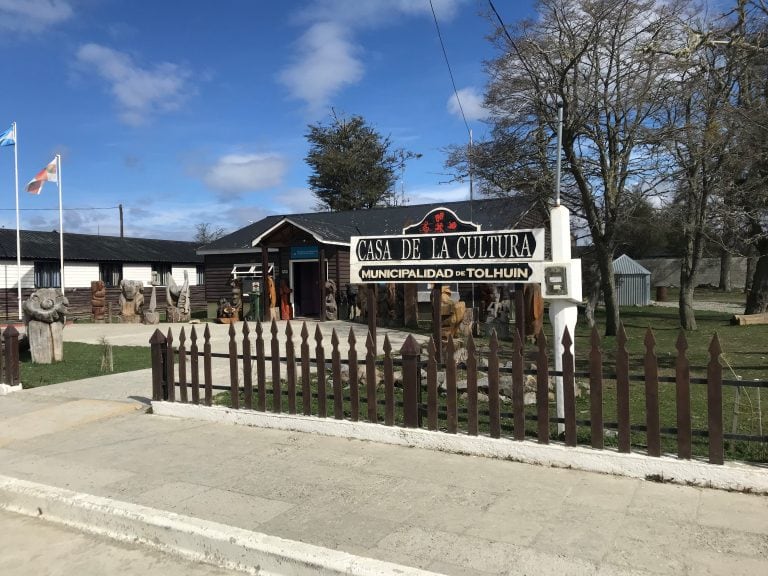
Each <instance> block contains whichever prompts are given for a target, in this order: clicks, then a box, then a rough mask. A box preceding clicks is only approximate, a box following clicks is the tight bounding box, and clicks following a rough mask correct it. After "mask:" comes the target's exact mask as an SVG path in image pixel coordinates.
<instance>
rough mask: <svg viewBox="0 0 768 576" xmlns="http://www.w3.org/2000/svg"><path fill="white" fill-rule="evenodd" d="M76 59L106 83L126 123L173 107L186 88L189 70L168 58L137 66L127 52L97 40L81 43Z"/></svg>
mask: <svg viewBox="0 0 768 576" xmlns="http://www.w3.org/2000/svg"><path fill="white" fill-rule="evenodd" d="M77 61H78V62H79V63H80V64H81V65H83V66H90V67H92V68H93V69H95V71H96V73H97V74H98V75H99V76H101V78H102V79H103V80H106V81H107V82H108V83H109V85H110V91H111V92H112V95H113V96H114V97H115V100H116V101H117V106H118V108H119V114H120V118H121V120H122V121H123V122H125V123H126V124H130V125H134V126H136V125H140V124H143V123H145V122H146V121H147V119H148V117H149V116H151V115H153V114H157V113H161V112H168V111H172V110H176V109H178V108H179V106H180V105H181V104H182V102H183V100H184V98H185V96H186V95H187V94H189V92H190V87H189V85H188V83H187V81H188V80H189V77H190V73H189V72H188V71H187V70H185V69H184V68H183V67H181V66H179V65H177V64H172V63H170V62H161V63H159V64H156V65H154V66H153V67H152V68H141V67H140V66H138V65H137V64H135V63H134V62H133V59H132V58H131V56H130V55H128V54H126V53H124V52H119V51H117V50H113V49H111V48H107V47H106V46H100V45H99V44H84V45H83V46H81V47H80V49H79V50H78V51H77Z"/></svg>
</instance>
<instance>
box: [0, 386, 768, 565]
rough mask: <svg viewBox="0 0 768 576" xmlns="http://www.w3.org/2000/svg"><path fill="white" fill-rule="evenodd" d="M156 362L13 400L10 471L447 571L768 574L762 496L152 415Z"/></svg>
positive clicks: (1, 466)
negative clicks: (149, 377)
mask: <svg viewBox="0 0 768 576" xmlns="http://www.w3.org/2000/svg"><path fill="white" fill-rule="evenodd" d="M144 372H147V371H142V372H141V373H139V374H136V373H128V374H120V375H113V376H109V377H105V378H95V379H91V380H88V381H82V382H80V383H66V384H61V385H54V386H48V387H45V388H37V389H31V390H27V391H23V392H20V393H16V394H13V395H10V396H6V397H2V398H0V471H2V472H1V473H2V474H3V475H4V476H6V477H11V479H16V482H17V483H18V484H20V485H21V484H22V483H24V482H34V483H39V484H43V485H46V486H50V487H55V488H57V489H60V490H62V491H73V492H74V493H75V494H80V495H81V496H76V497H75V498H80V499H81V500H83V501H88V499H89V498H91V499H98V501H99V502H102V501H103V500H101V499H104V498H108V499H113V500H114V501H118V502H120V503H124V506H128V507H134V508H132V509H136V510H142V511H143V512H142V513H143V514H145V515H146V516H147V518H149V517H150V516H154V515H156V516H158V517H161V518H167V517H168V515H169V514H176V515H183V516H182V517H189V518H190V519H191V520H189V522H192V523H194V522H198V524H199V523H202V524H199V525H201V526H203V527H204V529H205V530H209V531H210V530H211V527H212V526H215V527H219V528H217V529H218V530H224V532H225V533H226V531H227V530H230V531H231V533H232V535H233V536H232V537H231V538H232V539H233V541H234V540H236V537H237V538H239V537H240V536H238V535H241V534H243V532H240V531H241V530H245V531H251V532H248V533H247V534H253V533H255V534H260V535H263V536H264V537H265V538H273V539H275V538H276V539H285V540H287V541H289V542H290V541H294V542H297V543H304V544H296V545H295V546H296V547H297V548H300V547H301V546H304V545H312V546H313V547H321V548H312V550H322V549H323V548H325V549H327V557H328V558H332V557H333V558H337V556H338V554H339V553H346V554H351V555H356V556H359V557H362V558H370V559H375V560H381V561H385V562H390V563H394V564H399V565H403V566H409V567H416V568H422V569H426V570H430V571H434V572H439V573H444V574H451V575H454V574H455V575H466V574H480V575H483V574H510V575H512V574H515V575H517V574H537V575H539V574H553V575H554V574H557V575H561V574H578V575H581V574H605V575H609V574H610V575H614V574H618V575H623V574H626V575H642V574H670V575H671V574H674V575H679V574H690V575H694V574H695V575H697V576H698V575H706V574H729V575H738V574H744V575H747V574H749V575H754V574H762V573H768V498H766V497H764V496H754V495H749V494H740V493H729V492H723V491H716V490H708V489H701V488H694V487H686V486H675V485H666V484H657V483H652V482H646V481H641V480H633V479H628V478H619V477H612V476H606V475H598V474H593V473H587V472H578V471H574V470H559V469H552V468H545V467H539V466H531V465H525V464H518V463H513V462H508V461H500V460H492V459H485V458H475V457H468V456H461V455H452V454H445V453H441V452H433V451H428V450H422V449H417V448H407V447H398V446H391V445H381V444H375V443H371V442H363V441H356V440H347V439H339V438H329V437H323V436H319V435H312V434H304V433H297V432H285V431H278V430H264V429H256V428H249V427H242V426H232V425H226V424H219V423H204V422H199V421H195V420H183V419H177V418H171V417H163V416H158V415H152V414H146V413H145V411H146V405H145V404H144V403H143V402H144V400H143V399H144V398H146V397H148V396H149V395H150V390H149V388H148V385H147V382H143V379H144V378H145V374H143V373H144ZM137 376H138V378H137ZM10 483H11V484H13V483H14V481H13V480H11V481H10ZM67 493H69V492H67ZM86 495H88V496H86ZM12 501H13V495H12V494H10V492H9V491H8V490H6V489H0V507H4V506H7V505H8V503H9V502H12ZM41 508H42V507H41ZM152 511H156V512H152ZM45 513H47V510H46V511H44V514H45ZM174 518H175V516H174ZM206 522H207V523H209V524H205V523H206ZM221 526H223V527H224V528H223V529H222V528H220V527H221ZM227 527H229V528H227ZM166 531H167V530H166ZM238 541H239V540H238ZM319 554H321V555H322V553H319ZM334 554H336V555H337V556H333V555H334ZM370 573H371V574H375V573H384V572H383V571H381V572H376V571H372V572H370Z"/></svg>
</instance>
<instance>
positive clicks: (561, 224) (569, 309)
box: [549, 205, 581, 434]
mask: <svg viewBox="0 0 768 576" xmlns="http://www.w3.org/2000/svg"><path fill="white" fill-rule="evenodd" d="M549 214H550V216H549V219H550V226H551V233H552V260H553V261H555V262H570V260H571V222H570V216H571V215H570V211H569V210H568V208H566V207H565V206H562V205H558V206H554V207H553V208H552V210H551V211H550V213H549ZM573 280H574V278H572V279H571V281H573ZM578 284H579V285H578V295H579V296H580V295H581V286H580V284H581V278H580V275H579V278H578ZM577 317H578V307H577V305H576V301H575V299H571V300H565V299H563V300H560V299H556V300H550V302H549V321H550V322H551V323H552V332H553V336H554V340H555V341H554V353H555V370H556V371H558V372H560V373H562V371H563V352H564V350H565V348H564V347H563V334H565V329H566V327H567V328H568V333H569V334H570V335H571V341H572V342H575V341H576V338H575V332H574V331H575V330H576V319H577ZM575 347H576V346H575V344H573V348H574V349H572V350H571V352H573V357H574V358H575V357H576V354H575ZM555 398H556V400H557V417H558V418H560V419H563V418H565V403H564V400H563V377H562V376H555ZM563 432H565V424H563V423H562V422H558V424H557V433H558V434H562V433H563Z"/></svg>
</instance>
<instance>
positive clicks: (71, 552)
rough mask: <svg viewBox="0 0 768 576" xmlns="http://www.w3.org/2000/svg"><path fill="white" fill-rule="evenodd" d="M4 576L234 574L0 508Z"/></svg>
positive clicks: (0, 558) (0, 564)
mask: <svg viewBox="0 0 768 576" xmlns="http://www.w3.org/2000/svg"><path fill="white" fill-rule="evenodd" d="M0 534H2V545H0V574H2V575H3V576H32V575H34V576H110V575H116V574H120V575H121V576H148V575H152V576H154V575H157V576H233V575H234V574H239V573H237V572H231V571H229V570H225V569H223V568H218V567H216V566H212V565H208V564H201V563H199V562H190V561H187V560H184V559H181V558H177V557H175V556H171V555H168V554H164V553H162V552H159V551H156V550H153V549H151V548H147V547H146V546H141V545H138V544H129V543H124V542H118V541H116V540H111V539H107V538H102V537H99V536H94V535H91V534H85V533H83V532H80V531H78V530H73V529H71V528H67V527H65V526H61V525H58V524H52V523H50V522H46V521H45V520H42V519H40V518H33V517H30V516H22V515H19V514H13V513H11V512H6V511H3V510H0Z"/></svg>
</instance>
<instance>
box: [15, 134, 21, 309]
mask: <svg viewBox="0 0 768 576" xmlns="http://www.w3.org/2000/svg"><path fill="white" fill-rule="evenodd" d="M13 140H14V144H13V168H14V174H15V177H16V288H17V291H18V292H17V297H18V300H19V320H21V319H22V318H23V315H22V312H21V228H20V218H19V134H18V132H17V130H16V122H14V123H13Z"/></svg>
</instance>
